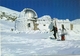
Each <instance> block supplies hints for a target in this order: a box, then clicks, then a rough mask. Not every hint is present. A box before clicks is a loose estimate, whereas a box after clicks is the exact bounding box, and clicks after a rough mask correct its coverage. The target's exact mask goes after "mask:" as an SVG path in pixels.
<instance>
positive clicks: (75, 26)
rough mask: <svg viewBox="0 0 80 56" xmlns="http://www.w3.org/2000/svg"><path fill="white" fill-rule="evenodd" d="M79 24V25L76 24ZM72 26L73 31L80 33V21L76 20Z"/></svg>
mask: <svg viewBox="0 0 80 56" xmlns="http://www.w3.org/2000/svg"><path fill="white" fill-rule="evenodd" d="M76 22H77V23H76ZM71 24H73V30H74V31H75V30H76V31H79V30H80V19H76V20H73V21H72V22H71Z"/></svg>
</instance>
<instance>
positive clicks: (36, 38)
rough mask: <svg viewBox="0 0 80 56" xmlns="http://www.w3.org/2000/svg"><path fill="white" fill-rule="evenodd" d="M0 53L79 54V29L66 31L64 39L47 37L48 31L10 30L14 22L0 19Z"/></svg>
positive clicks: (21, 55) (20, 55)
mask: <svg viewBox="0 0 80 56" xmlns="http://www.w3.org/2000/svg"><path fill="white" fill-rule="evenodd" d="M0 27H1V30H0V33H1V55H2V56H29V55H34V56H35V55H80V30H79V31H68V35H66V40H65V41H57V40H55V39H49V36H50V35H51V34H52V33H50V32H41V31H27V32H26V33H25V32H21V33H20V32H18V31H11V29H14V22H11V21H5V20H0Z"/></svg>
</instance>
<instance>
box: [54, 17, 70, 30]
mask: <svg viewBox="0 0 80 56" xmlns="http://www.w3.org/2000/svg"><path fill="white" fill-rule="evenodd" d="M53 19H54V20H53V22H54V25H55V26H56V27H57V28H58V29H61V26H62V24H63V25H64V27H65V29H66V30H71V23H70V21H69V19H66V20H58V19H57V18H53Z"/></svg>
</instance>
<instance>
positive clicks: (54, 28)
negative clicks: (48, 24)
mask: <svg viewBox="0 0 80 56" xmlns="http://www.w3.org/2000/svg"><path fill="white" fill-rule="evenodd" d="M52 31H54V34H53V35H54V37H55V39H57V37H56V33H57V27H55V26H53V29H52Z"/></svg>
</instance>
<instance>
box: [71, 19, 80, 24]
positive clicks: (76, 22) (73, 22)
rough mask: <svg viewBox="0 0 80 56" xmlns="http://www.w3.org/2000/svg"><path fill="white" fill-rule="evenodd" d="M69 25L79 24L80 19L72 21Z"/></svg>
mask: <svg viewBox="0 0 80 56" xmlns="http://www.w3.org/2000/svg"><path fill="white" fill-rule="evenodd" d="M71 23H72V24H80V19H76V20H73V21H72V22H71Z"/></svg>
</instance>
